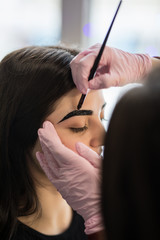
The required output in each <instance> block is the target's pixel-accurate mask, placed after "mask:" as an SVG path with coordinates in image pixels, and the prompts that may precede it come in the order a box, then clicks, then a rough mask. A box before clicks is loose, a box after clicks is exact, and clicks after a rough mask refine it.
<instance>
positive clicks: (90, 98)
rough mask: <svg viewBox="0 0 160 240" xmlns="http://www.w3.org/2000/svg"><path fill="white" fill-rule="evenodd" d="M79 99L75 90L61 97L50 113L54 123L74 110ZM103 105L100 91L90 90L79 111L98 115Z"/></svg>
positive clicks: (79, 95) (78, 94) (78, 93)
mask: <svg viewBox="0 0 160 240" xmlns="http://www.w3.org/2000/svg"><path fill="white" fill-rule="evenodd" d="M80 97H81V93H80V92H79V91H78V90H77V89H73V90H71V91H70V92H69V93H67V94H66V95H65V96H63V97H61V98H60V99H59V100H58V101H57V103H56V105H55V110H54V112H53V113H52V117H54V121H55V122H57V121H58V120H60V119H61V118H63V117H64V116H65V115H66V114H68V113H69V112H71V111H74V110H76V109H77V105H78V102H79V100H80ZM103 104H104V97H103V92H102V90H95V91H93V90H92V91H90V92H89V93H88V94H87V96H86V98H85V101H84V103H83V105H82V108H81V109H85V110H93V112H94V113H97V114H98V112H99V111H100V110H101V107H102V105H103Z"/></svg>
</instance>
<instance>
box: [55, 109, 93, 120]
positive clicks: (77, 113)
mask: <svg viewBox="0 0 160 240" xmlns="http://www.w3.org/2000/svg"><path fill="white" fill-rule="evenodd" d="M92 114H93V111H91V110H74V111H72V112H70V113H68V114H67V115H66V116H64V118H62V119H61V120H60V121H59V122H58V123H60V122H63V121H64V120H66V119H68V118H71V117H75V116H82V115H83V116H84V115H92Z"/></svg>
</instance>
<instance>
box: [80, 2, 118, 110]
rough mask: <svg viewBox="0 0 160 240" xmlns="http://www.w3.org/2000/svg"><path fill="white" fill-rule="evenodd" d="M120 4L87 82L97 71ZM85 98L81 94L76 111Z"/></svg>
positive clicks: (84, 95)
mask: <svg viewBox="0 0 160 240" xmlns="http://www.w3.org/2000/svg"><path fill="white" fill-rule="evenodd" d="M121 3H122V0H121V1H120V2H119V4H118V7H117V10H116V13H115V15H114V17H113V20H112V22H111V25H110V27H109V29H108V32H107V34H106V36H105V39H104V41H103V44H102V46H101V48H100V50H99V53H98V55H97V57H96V59H95V61H94V64H93V67H92V68H91V71H90V74H89V77H88V81H90V80H91V79H92V78H93V77H94V74H95V72H96V70H97V67H98V64H99V61H100V59H101V56H102V53H103V50H104V47H105V45H106V42H107V40H108V37H109V34H110V31H111V29H112V26H113V23H114V20H115V18H116V16H117V13H118V11H119V8H120V6H121ZM85 98H86V94H82V95H81V98H80V100H79V103H78V105H77V109H78V110H79V109H80V108H81V107H82V104H83V102H84V100H85Z"/></svg>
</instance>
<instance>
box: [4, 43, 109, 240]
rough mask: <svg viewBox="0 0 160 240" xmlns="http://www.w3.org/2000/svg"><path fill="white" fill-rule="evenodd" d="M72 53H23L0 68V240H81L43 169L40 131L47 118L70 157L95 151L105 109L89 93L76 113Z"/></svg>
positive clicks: (74, 218)
mask: <svg viewBox="0 0 160 240" xmlns="http://www.w3.org/2000/svg"><path fill="white" fill-rule="evenodd" d="M77 53H78V52H77V51H74V50H71V49H65V48H61V47H26V48H23V49H20V50H17V51H14V52H12V53H10V54H9V55H7V56H6V57H5V58H4V59H3V60H2V61H1V63H0V192H1V196H0V239H3V240H9V239H15V240H18V239H20V240H22V239H23V240H28V239H29V240H32V239H40V240H41V239H43V240H44V239H45V240H48V239H49V240H51V239H56V240H59V239H70V240H72V239H74V240H75V239H81V240H82V239H87V236H86V235H85V233H84V221H83V219H82V217H81V216H80V215H78V214H77V213H76V212H75V211H73V210H72V209H71V207H70V206H69V205H68V204H67V202H66V201H65V200H64V199H63V198H62V196H61V195H60V193H59V192H58V191H57V189H56V188H55V187H54V186H53V185H52V184H51V182H50V181H49V180H48V178H47V177H46V175H45V174H44V172H43V170H42V169H41V167H40V165H39V163H38V161H37V159H36V156H35V153H36V152H37V151H41V147H40V144H39V141H38V134H37V131H38V129H39V128H40V127H41V126H42V123H43V122H44V121H45V120H49V121H50V122H51V123H52V124H53V125H54V126H55V128H56V130H57V132H58V134H59V136H60V138H61V141H62V142H63V144H64V145H66V146H67V147H69V148H70V149H72V150H73V151H75V152H76V149H75V142H77V141H81V142H84V143H85V144H86V145H88V146H89V147H90V148H91V149H92V150H94V151H95V152H96V153H98V154H100V153H101V145H102V142H103V140H102V138H103V135H104V128H103V125H102V122H101V120H102V118H103V111H104V110H103V109H104V106H105V103H104V99H103V97H102V93H101V91H100V90H99V91H96V92H95V91H91V92H90V93H89V94H88V96H87V99H86V101H85V104H84V106H83V109H81V110H80V111H77V110H76V108H77V103H78V101H79V98H80V96H81V93H80V92H79V91H78V90H77V89H76V87H75V85H74V83H73V80H72V76H71V70H70V66H69V64H70V62H71V60H72V59H73V57H74V56H75V55H76V54H77Z"/></svg>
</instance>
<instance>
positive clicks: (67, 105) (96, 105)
mask: <svg viewBox="0 0 160 240" xmlns="http://www.w3.org/2000/svg"><path fill="white" fill-rule="evenodd" d="M80 97H81V93H80V92H79V91H78V90H77V89H73V90H72V91H70V92H69V93H68V94H66V95H65V96H63V97H62V98H60V99H59V100H58V101H57V103H56V106H54V111H53V112H52V113H51V114H50V115H49V116H48V117H47V118H46V120H48V121H50V122H51V123H52V124H53V125H54V127H55V128H56V131H57V133H58V135H59V137H60V139H61V141H62V143H63V144H64V145H65V146H67V147H68V148H70V149H71V150H73V151H74V152H76V149H75V143H76V142H78V141H80V142H83V143H84V144H86V145H87V146H88V147H90V148H91V149H92V150H94V151H95V152H97V153H98V154H100V153H101V146H102V144H103V139H104V135H105V130H104V127H103V124H102V121H101V119H102V118H104V108H103V109H102V106H104V103H105V101H104V98H103V95H102V90H98V91H90V92H89V93H88V95H87V97H86V99H85V101H84V104H83V106H82V110H90V112H91V111H92V115H80V116H73V117H70V118H68V119H66V120H64V121H61V120H62V119H63V118H64V117H65V116H66V115H67V114H68V113H70V112H72V111H74V110H76V109H77V104H78V102H79V99H80ZM60 121H61V122H60ZM75 128H76V130H75ZM77 128H78V130H77ZM37 151H41V147H40V143H39V141H37V143H36V145H35V147H34V149H33V152H32V156H31V158H30V159H29V165H30V169H31V172H32V175H33V176H34V179H35V185H36V191H37V195H38V198H39V201H40V205H41V209H42V214H41V215H40V216H39V217H38V218H37V214H33V215H30V216H27V217H21V218H18V219H19V220H20V221H21V222H23V223H24V224H26V225H28V226H29V227H31V228H33V229H35V230H36V231H38V232H41V233H43V234H46V235H56V234H60V233H62V232H64V231H65V230H66V229H67V228H68V227H69V225H70V224H71V221H72V215H73V212H72V209H71V208H70V206H69V205H68V204H67V202H66V201H65V200H64V199H63V198H62V197H61V195H60V193H59V192H58V191H57V190H56V188H55V187H54V186H53V184H52V183H51V182H50V181H49V180H48V178H47V177H46V175H45V174H44V172H43V171H42V169H41V168H40V166H39V163H38V161H37V159H36V155H35V154H36V152H37Z"/></svg>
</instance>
